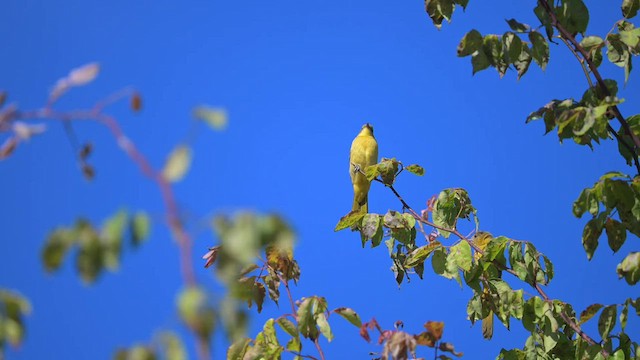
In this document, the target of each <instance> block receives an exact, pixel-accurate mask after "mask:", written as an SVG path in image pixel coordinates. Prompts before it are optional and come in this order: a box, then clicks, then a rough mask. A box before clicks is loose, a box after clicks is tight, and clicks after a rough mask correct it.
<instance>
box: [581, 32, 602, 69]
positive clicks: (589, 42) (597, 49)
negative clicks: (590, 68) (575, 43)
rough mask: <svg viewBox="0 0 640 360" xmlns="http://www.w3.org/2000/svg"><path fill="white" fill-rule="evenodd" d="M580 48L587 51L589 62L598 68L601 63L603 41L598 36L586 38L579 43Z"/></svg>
mask: <svg viewBox="0 0 640 360" xmlns="http://www.w3.org/2000/svg"><path fill="white" fill-rule="evenodd" d="M580 46H582V47H583V48H584V49H585V50H586V51H587V53H588V54H589V57H590V58H591V61H593V62H594V64H595V65H596V67H598V66H600V64H601V63H602V48H603V47H604V40H602V38H601V37H599V36H587V37H584V38H583V39H582V41H580Z"/></svg>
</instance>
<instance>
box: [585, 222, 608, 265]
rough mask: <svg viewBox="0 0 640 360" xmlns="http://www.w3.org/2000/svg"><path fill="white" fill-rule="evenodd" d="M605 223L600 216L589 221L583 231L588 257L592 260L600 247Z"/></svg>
mask: <svg viewBox="0 0 640 360" xmlns="http://www.w3.org/2000/svg"><path fill="white" fill-rule="evenodd" d="M603 226H604V224H602V221H601V220H600V219H598V218H593V219H591V220H589V221H588V222H587V224H586V225H585V226H584V230H583V232H582V246H583V247H584V251H585V252H586V253H587V259H589V260H591V258H592V257H593V253H594V252H595V251H596V248H597V247H598V239H599V238H600V235H602V230H603V229H602V228H603Z"/></svg>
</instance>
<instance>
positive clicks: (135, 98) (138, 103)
mask: <svg viewBox="0 0 640 360" xmlns="http://www.w3.org/2000/svg"><path fill="white" fill-rule="evenodd" d="M129 105H130V106H131V110H133V111H136V112H137V111H140V110H141V109H142V97H140V93H138V92H137V91H136V92H134V93H133V95H131V101H130V104H129Z"/></svg>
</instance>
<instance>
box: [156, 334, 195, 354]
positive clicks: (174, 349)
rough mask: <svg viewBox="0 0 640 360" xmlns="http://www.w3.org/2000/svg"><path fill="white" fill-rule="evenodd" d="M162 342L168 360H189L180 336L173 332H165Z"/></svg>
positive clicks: (161, 335) (162, 335)
mask: <svg viewBox="0 0 640 360" xmlns="http://www.w3.org/2000/svg"><path fill="white" fill-rule="evenodd" d="M160 342H161V343H162V348H163V349H164V351H163V352H164V355H165V359H166V360H187V358H188V356H187V351H186V349H185V348H184V344H183V343H182V340H180V338H179V337H178V335H176V334H175V333H173V332H171V331H164V332H162V333H161V334H160Z"/></svg>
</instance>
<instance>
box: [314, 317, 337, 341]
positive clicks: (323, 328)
mask: <svg viewBox="0 0 640 360" xmlns="http://www.w3.org/2000/svg"><path fill="white" fill-rule="evenodd" d="M316 323H317V324H318V327H319V328H320V332H321V333H322V335H323V336H324V337H325V338H327V341H329V342H331V340H333V333H332V332H331V326H329V322H328V321H327V316H326V315H325V314H324V313H323V312H321V313H318V314H316Z"/></svg>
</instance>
